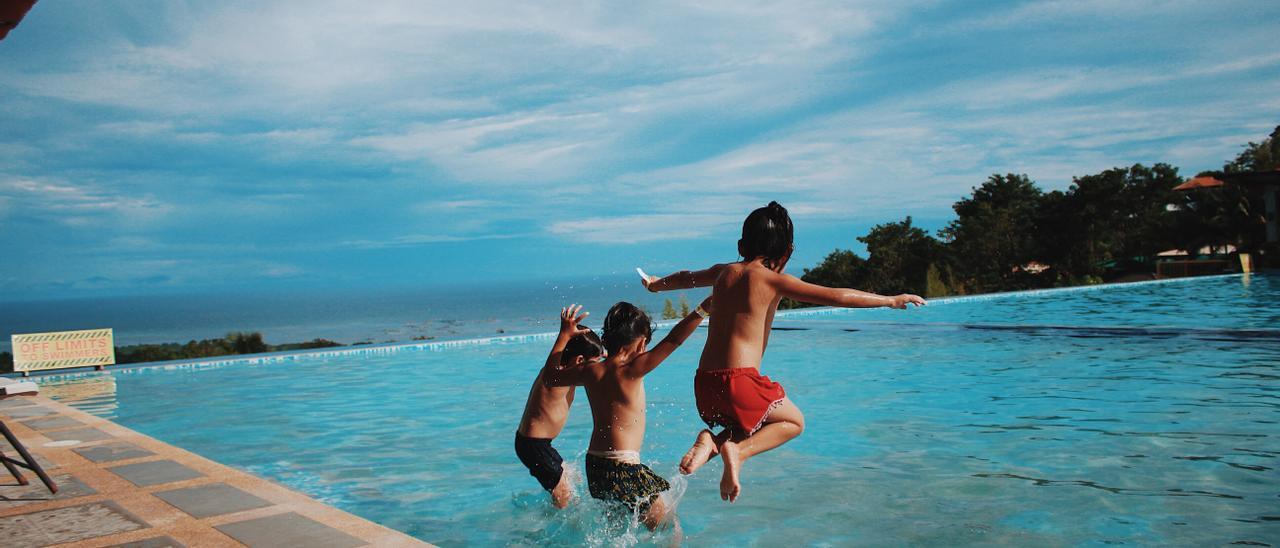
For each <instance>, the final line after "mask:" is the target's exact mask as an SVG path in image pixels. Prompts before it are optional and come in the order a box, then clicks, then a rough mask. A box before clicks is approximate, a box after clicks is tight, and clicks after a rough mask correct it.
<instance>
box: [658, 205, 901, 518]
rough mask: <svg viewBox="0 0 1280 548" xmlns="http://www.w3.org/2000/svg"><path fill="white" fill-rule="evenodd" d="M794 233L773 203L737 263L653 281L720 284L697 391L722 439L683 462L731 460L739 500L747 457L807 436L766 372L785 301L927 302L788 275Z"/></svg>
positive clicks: (671, 285)
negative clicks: (772, 335) (775, 319)
mask: <svg viewBox="0 0 1280 548" xmlns="http://www.w3.org/2000/svg"><path fill="white" fill-rule="evenodd" d="M793 236H794V229H793V227H792V224H791V217H790V216H789V215H788V214H787V210H786V209H785V208H783V207H782V206H781V205H779V204H778V202H769V205H768V206H765V207H762V208H759V209H757V210H755V211H752V212H751V215H748V216H747V220H746V221H745V222H743V223H742V239H740V240H738V254H739V255H741V256H742V260H741V261H739V262H736V263H729V264H718V265H714V266H712V267H710V268H707V269H706V270H698V271H693V272H691V271H687V270H685V271H680V272H676V273H674V274H671V275H668V276H666V277H663V278H657V277H652V276H645V277H644V278H643V283H644V286H645V287H646V288H647V289H648V290H649V291H653V292H657V291H667V290H671V289H688V288H692V287H706V286H712V290H711V298H712V299H713V300H714V302H715V307H716V311H715V312H716V313H715V315H714V316H712V318H711V321H710V323H709V325H708V328H707V343H706V346H705V347H703V349H702V359H701V360H700V361H699V362H698V372H697V375H696V376H695V377H694V381H693V391H694V397H695V399H696V400H697V405H698V415H699V416H701V418H702V420H703V422H705V423H707V425H708V426H710V427H712V428H715V427H723V428H724V430H722V431H721V432H720V433H719V434H712V432H711V431H710V430H705V429H704V430H703V431H701V432H699V433H698V437H697V439H696V440H695V441H694V444H693V447H691V448H690V449H689V452H688V453H687V454H685V456H684V458H683V459H682V460H681V461H680V471H681V472H682V473H684V474H692V473H693V472H694V471H695V470H697V469H698V468H699V467H701V466H702V465H703V464H706V462H707V461H708V460H709V459H710V458H711V456H712V455H715V454H719V455H720V458H721V460H723V461H724V473H723V475H722V476H721V478H720V498H721V499H723V500H727V501H729V502H733V501H735V500H737V498H738V496H739V495H740V494H741V492H742V486H741V484H740V483H739V481H738V474H739V472H740V469H741V467H742V463H743V462H745V461H746V460H747V459H749V458H751V457H753V456H755V455H758V454H760V453H763V452H765V451H768V450H770V449H773V448H775V447H777V446H779V445H782V444H784V443H786V442H788V441H790V440H791V439H792V438H795V437H796V436H799V435H800V433H801V432H802V431H804V415H803V414H802V413H801V412H800V409H799V408H798V407H796V405H795V404H794V403H792V402H791V400H790V399H788V398H787V396H786V392H785V391H784V390H783V389H782V385H780V384H778V383H776V382H773V381H771V380H769V377H766V376H763V375H761V374H760V371H759V367H760V362H761V360H762V359H763V357H764V351H765V348H766V347H767V346H768V344H769V331H770V329H771V328H772V326H773V316H774V313H775V312H777V310H778V302H779V301H781V300H782V298H783V297H790V298H792V299H795V300H797V301H801V302H806V303H813V304H818V305H824V306H839V307H847V308H871V307H880V306H887V307H891V308H906V307H907V305H908V304H915V305H917V306H920V305H923V304H925V301H924V299H921V298H920V297H918V296H916V295H910V294H902V295H897V296H893V297H888V296H884V295H877V294H875V293H867V292H864V291H858V290H856V289H838V288H831V287H825V286H821V285H816V284H811V283H808V282H805V281H802V280H801V279H799V278H797V277H795V276H792V275H789V274H783V273H782V271H783V269H784V268H786V266H787V261H788V260H790V259H791V252H792V251H794V250H795V246H794V245H793V243H792V242H793Z"/></svg>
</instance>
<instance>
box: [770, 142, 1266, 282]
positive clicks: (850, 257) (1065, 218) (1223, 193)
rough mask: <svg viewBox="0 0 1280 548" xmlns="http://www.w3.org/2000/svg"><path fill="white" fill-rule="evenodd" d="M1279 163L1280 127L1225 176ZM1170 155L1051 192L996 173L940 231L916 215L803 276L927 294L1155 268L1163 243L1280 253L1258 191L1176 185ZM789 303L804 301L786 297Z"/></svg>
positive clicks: (1094, 278)
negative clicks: (862, 249) (1270, 238)
mask: <svg viewBox="0 0 1280 548" xmlns="http://www.w3.org/2000/svg"><path fill="white" fill-rule="evenodd" d="M1277 168H1280V126H1278V127H1277V128H1276V130H1275V131H1274V132H1272V133H1271V135H1270V136H1269V137H1268V138H1267V139H1264V140H1263V141H1262V142H1261V143H1253V142H1250V143H1249V144H1248V145H1246V146H1245V147H1244V151H1243V152H1241V153H1240V154H1239V155H1238V156H1237V157H1236V158H1235V159H1234V160H1231V161H1229V162H1227V163H1226V164H1225V165H1224V166H1223V168H1222V170H1220V171H1210V172H1203V173H1200V174H1199V175H1208V176H1214V175H1222V174H1223V173H1238V172H1250V171H1268V170H1274V169H1277ZM1183 182H1185V181H1184V179H1183V178H1182V177H1181V176H1180V175H1179V174H1178V169H1177V168H1176V167H1173V166H1171V165H1169V164H1165V163H1157V164H1155V165H1153V166H1150V167H1148V166H1144V165H1142V164H1136V165H1134V166H1132V167H1127V168H1122V167H1117V168H1113V169H1108V170H1106V171H1103V172H1101V173H1096V174H1093V175H1085V176H1081V177H1075V178H1073V182H1072V184H1071V186H1070V187H1068V188H1067V189H1066V190H1054V191H1051V192H1045V191H1043V190H1042V189H1041V188H1039V187H1038V186H1037V185H1036V183H1035V181H1033V180H1031V179H1030V178H1029V177H1028V176H1027V175H1025V174H1013V173H1009V174H1003V175H1001V174H995V175H992V176H990V177H989V178H988V179H987V180H986V181H984V182H983V183H982V184H981V185H979V186H977V187H974V188H973V192H972V194H971V195H969V196H967V197H965V198H963V199H961V200H960V201H958V202H956V203H955V204H954V205H953V206H952V209H953V210H954V211H955V213H956V218H955V220H953V221H951V222H950V223H948V224H947V225H946V226H945V227H943V228H942V229H941V230H939V231H938V232H937V234H936V236H935V235H933V234H929V233H928V232H927V231H925V230H924V229H921V228H920V227H918V226H915V225H914V224H913V222H912V219H911V217H910V216H907V217H906V218H905V219H903V220H902V221H896V222H888V223H884V224H879V225H876V226H874V227H872V228H871V230H870V231H868V232H867V234H866V235H864V236H860V237H858V238H857V240H858V241H859V242H862V243H863V244H864V245H865V246H866V249H867V257H865V258H864V257H862V256H861V255H859V254H857V253H855V252H853V251H850V250H848V249H836V250H834V251H832V252H831V253H830V254H829V255H827V257H826V258H825V259H824V260H823V261H822V262H821V263H819V264H818V265H817V266H814V267H813V268H806V269H804V275H803V276H802V278H803V279H804V280H805V281H809V282H813V283H818V284H822V285H828V286H833V287H856V288H859V289H863V290H867V291H873V292H876V293H882V294H890V295H892V294H897V293H915V294H919V295H924V296H927V297H937V296H942V295H960V294H973V293H989V292H996V291H1014V290H1023V289H1035V288H1044V287H1061V286H1071V285H1083V284H1096V283H1102V282H1105V281H1112V280H1115V279H1119V278H1122V277H1125V276H1132V275H1135V274H1143V275H1149V274H1150V273H1152V272H1154V270H1155V261H1156V255H1157V253H1160V252H1162V251H1165V250H1170V249H1176V250H1184V251H1186V252H1187V253H1188V254H1189V256H1193V257H1194V256H1196V255H1197V253H1198V252H1199V250H1201V249H1202V248H1203V247H1205V246H1221V245H1223V244H1230V245H1233V246H1235V247H1236V248H1237V249H1238V250H1239V251H1240V252H1258V251H1262V252H1263V253H1264V254H1266V255H1267V256H1268V257H1272V258H1273V257H1275V256H1277V255H1280V250H1277V249H1274V245H1272V247H1270V248H1268V247H1267V244H1265V239H1264V230H1265V225H1266V219H1265V210H1264V207H1265V206H1264V204H1263V203H1262V200H1261V199H1259V198H1256V197H1252V196H1250V195H1249V194H1248V193H1246V192H1245V191H1244V189H1242V188H1240V187H1239V186H1238V185H1234V184H1227V185H1224V186H1220V187H1213V188H1201V189H1195V190H1192V191H1181V192H1180V191H1175V190H1173V188H1174V187H1176V186H1178V185H1180V184H1182V183H1183ZM783 306H784V307H794V306H800V303H795V302H786V303H784V304H783Z"/></svg>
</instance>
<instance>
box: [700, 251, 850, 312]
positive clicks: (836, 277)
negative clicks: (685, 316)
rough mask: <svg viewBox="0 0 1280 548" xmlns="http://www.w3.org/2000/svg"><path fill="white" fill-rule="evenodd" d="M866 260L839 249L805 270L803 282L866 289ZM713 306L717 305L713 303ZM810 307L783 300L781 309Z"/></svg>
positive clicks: (801, 277) (802, 276)
mask: <svg viewBox="0 0 1280 548" xmlns="http://www.w3.org/2000/svg"><path fill="white" fill-rule="evenodd" d="M866 263H867V261H866V259H863V258H862V257H859V256H858V254H857V253H854V252H852V251H849V250H847V249H837V250H835V251H832V252H831V253H829V254H828V255H827V256H826V258H824V259H822V262H821V263H818V265H817V266H815V267H813V268H806V269H804V274H803V275H801V276H800V279H801V280H804V281H806V282H809V283H812V284H818V285H825V286H827V287H864V286H866V279H867V266H866ZM712 304H713V305H714V304H715V303H712ZM801 306H810V305H808V304H806V303H800V302H797V301H793V300H791V299H782V302H781V303H779V304H778V307H779V308H797V307H801Z"/></svg>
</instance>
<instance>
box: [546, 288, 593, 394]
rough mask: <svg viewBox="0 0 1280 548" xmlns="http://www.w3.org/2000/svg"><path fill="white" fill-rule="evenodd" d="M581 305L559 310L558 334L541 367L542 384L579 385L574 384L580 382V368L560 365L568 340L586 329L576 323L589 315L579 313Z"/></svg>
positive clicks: (581, 368) (581, 369)
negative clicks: (545, 361)
mask: <svg viewBox="0 0 1280 548" xmlns="http://www.w3.org/2000/svg"><path fill="white" fill-rule="evenodd" d="M581 310H582V305H577V304H574V305H569V306H566V307H564V308H561V309H560V333H559V334H557V335H556V342H555V344H553V345H551V353H550V354H548V355H547V363H545V364H543V366H542V383H543V384H546V385H548V386H573V385H577V384H581V383H580V382H576V381H578V380H580V377H581V375H582V371H583V367H582V366H573V365H568V366H565V365H561V364H560V361H561V358H563V356H564V347H565V346H568V345H569V339H572V338H573V336H574V335H577V334H578V333H579V332H580V331H585V330H586V328H581V327H578V323H579V322H581V321H582V320H583V319H584V318H586V317H587V316H588V315H590V313H589V312H582V313H581V314H579V312H580V311H581Z"/></svg>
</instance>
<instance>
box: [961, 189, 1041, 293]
mask: <svg viewBox="0 0 1280 548" xmlns="http://www.w3.org/2000/svg"><path fill="white" fill-rule="evenodd" d="M1041 194H1042V193H1041V192H1040V189H1039V188H1037V187H1036V185H1035V183H1033V182H1032V181H1031V179H1029V178H1028V177H1027V176H1026V175H1015V174H1012V173H1010V174H1007V175H992V176H991V177H990V178H988V179H987V181H986V182H985V183H983V184H982V186H979V187H976V188H974V189H973V195H972V196H970V197H968V198H965V199H963V200H960V201H959V202H956V203H955V205H954V206H952V207H953V209H954V210H955V212H956V216H957V217H958V218H957V219H956V220H955V221H952V222H951V223H950V224H948V225H947V226H946V228H943V229H942V230H941V231H940V232H939V235H940V236H941V237H942V238H943V241H944V242H946V243H947V247H948V249H949V251H950V254H951V260H952V261H953V262H954V264H955V265H956V274H957V275H958V276H959V277H960V280H959V281H960V282H961V283H963V285H964V286H966V287H967V288H971V289H973V290H974V291H976V292H987V291H1000V290H1005V289H1017V288H1021V287H1026V286H1027V285H1029V284H1028V282H1027V280H1026V277H1025V274H1022V273H1021V272H1020V269H1021V267H1022V266H1023V265H1025V264H1027V263H1028V262H1030V261H1031V260H1032V259H1034V258H1035V253H1036V242H1035V238H1034V233H1035V232H1034V229H1035V219H1036V206H1037V204H1038V202H1039V199H1040V197H1041Z"/></svg>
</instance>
